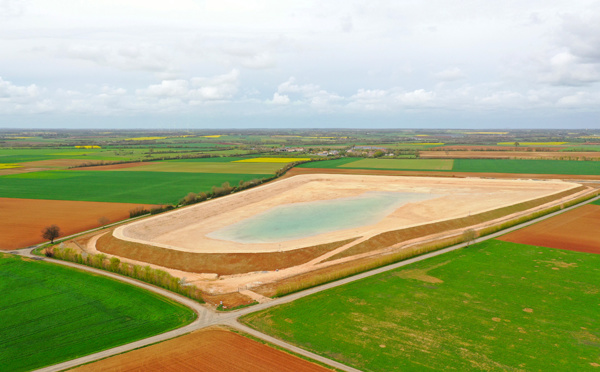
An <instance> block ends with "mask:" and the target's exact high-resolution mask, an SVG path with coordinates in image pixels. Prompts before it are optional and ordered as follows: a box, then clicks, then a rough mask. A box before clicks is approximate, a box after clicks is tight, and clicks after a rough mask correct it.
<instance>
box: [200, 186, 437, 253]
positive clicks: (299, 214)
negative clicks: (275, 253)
mask: <svg viewBox="0 0 600 372" xmlns="http://www.w3.org/2000/svg"><path fill="white" fill-rule="evenodd" d="M438 196H439V195H434V194H424V193H408V192H378V191H369V192H365V193H364V194H361V195H359V196H355V197H349V198H339V199H331V200H319V201H314V202H305V203H293V204H285V205H280V206H277V207H274V208H271V209H269V210H267V211H265V212H263V213H260V214H257V215H255V216H252V217H250V218H247V219H245V220H242V221H240V222H237V223H235V224H232V225H229V226H226V227H224V228H222V229H219V230H216V231H213V232H211V233H209V234H207V236H208V237H210V238H213V239H220V240H229V241H234V242H238V243H278V242H283V241H287V240H293V239H300V238H306V237H310V236H315V235H319V234H323V233H328V232H332V231H336V230H343V229H352V228H357V227H361V226H366V225H373V224H376V223H377V222H379V221H381V220H382V219H383V218H384V217H386V216H387V215H389V214H390V213H392V212H393V211H394V210H396V209H398V208H399V207H401V206H402V205H404V204H406V203H410V202H416V201H422V200H428V199H432V198H435V197H438Z"/></svg>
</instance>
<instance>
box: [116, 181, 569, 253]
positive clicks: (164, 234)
mask: <svg viewBox="0 0 600 372" xmlns="http://www.w3.org/2000/svg"><path fill="white" fill-rule="evenodd" d="M578 186H579V185H578V184H575V183H570V182H563V181H532V180H495V179H479V178H464V179H460V178H458V179H454V178H425V177H389V176H362V175H361V176H358V175H324V174H318V175H300V176H295V177H291V178H287V179H283V180H281V181H278V182H274V183H271V184H268V185H265V186H263V187H259V188H255V189H251V190H248V191H244V192H242V193H238V194H233V195H229V196H226V197H223V198H219V199H216V200H211V201H209V202H205V203H201V204H198V205H194V206H191V207H188V208H184V209H181V210H177V211H173V212H169V213H165V214H161V215H158V216H155V217H152V218H148V219H144V220H141V221H138V222H134V223H131V224H128V225H125V226H122V227H119V228H117V229H115V231H114V236H115V237H117V238H119V239H122V240H129V241H133V242H138V243H142V244H151V245H155V246H159V247H163V248H169V249H174V250H180V251H186V252H197V253H242V252H277V251H287V250H293V249H298V248H303V247H308V246H313V245H318V244H323V243H329V242H335V241H340V240H343V239H346V238H348V237H349V236H360V237H370V236H374V235H377V234H379V233H381V232H384V231H390V230H397V229H399V228H404V227H410V226H415V225H420V224H424V223H431V222H436V221H441V220H446V219H453V218H457V217H463V216H467V215H469V214H476V213H479V212H483V211H487V210H492V209H496V208H500V207H503V206H508V205H512V204H515V203H519V202H523V201H527V200H531V199H534V198H539V197H543V196H547V195H551V194H554V193H558V192H561V191H564V190H568V189H571V188H575V187H578ZM367 191H395V192H414V193H428V194H436V195H440V196H439V197H436V198H434V199H430V200H426V201H421V202H413V203H408V204H405V205H403V206H401V207H400V208H398V209H396V210H395V211H394V212H392V213H391V214H390V215H388V216H387V217H385V218H384V219H383V220H381V221H379V222H377V223H375V224H372V225H367V226H363V227H359V228H354V229H345V230H338V231H334V232H330V233H324V234H319V235H316V236H312V237H307V238H302V239H296V240H289V241H283V242H278V243H255V244H250V243H246V244H244V243H237V242H231V241H224V240H217V239H211V238H209V237H207V236H206V234H208V233H210V232H212V231H215V230H218V229H221V228H223V227H225V226H228V225H230V224H233V223H236V222H239V221H241V220H243V219H246V218H248V217H251V216H254V215H256V214H259V213H262V212H265V211H267V210H269V209H271V208H273V207H275V206H278V205H283V204H290V203H298V202H309V201H314V200H328V199H335V198H344V197H351V196H357V195H361V194H363V193H365V192H367Z"/></svg>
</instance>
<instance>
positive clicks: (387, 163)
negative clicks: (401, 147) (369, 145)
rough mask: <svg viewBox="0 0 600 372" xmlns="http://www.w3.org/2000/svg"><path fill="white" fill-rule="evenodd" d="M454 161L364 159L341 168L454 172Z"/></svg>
mask: <svg viewBox="0 0 600 372" xmlns="http://www.w3.org/2000/svg"><path fill="white" fill-rule="evenodd" d="M453 161H454V160H452V159H362V160H358V161H355V162H352V163H347V164H342V165H340V166H338V167H339V168H359V169H407V170H452V164H453Z"/></svg>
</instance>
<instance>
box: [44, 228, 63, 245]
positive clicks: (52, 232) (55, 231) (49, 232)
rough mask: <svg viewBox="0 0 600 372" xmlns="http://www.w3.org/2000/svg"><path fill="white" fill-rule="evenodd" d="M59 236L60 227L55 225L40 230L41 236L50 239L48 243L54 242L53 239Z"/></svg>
mask: <svg viewBox="0 0 600 372" xmlns="http://www.w3.org/2000/svg"><path fill="white" fill-rule="evenodd" d="M59 236H60V227H58V226H56V225H50V226H48V227H46V228H44V229H43V230H42V238H44V239H48V240H50V243H52V244H54V239H56V238H58V237H59Z"/></svg>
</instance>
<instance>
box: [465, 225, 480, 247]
mask: <svg viewBox="0 0 600 372" xmlns="http://www.w3.org/2000/svg"><path fill="white" fill-rule="evenodd" d="M475 238H477V232H476V231H475V230H473V229H467V230H465V231H463V241H465V242H467V247H468V246H469V245H471V243H473V241H474V240H475Z"/></svg>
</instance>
